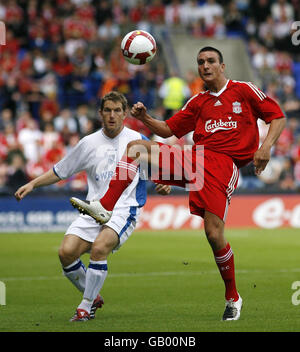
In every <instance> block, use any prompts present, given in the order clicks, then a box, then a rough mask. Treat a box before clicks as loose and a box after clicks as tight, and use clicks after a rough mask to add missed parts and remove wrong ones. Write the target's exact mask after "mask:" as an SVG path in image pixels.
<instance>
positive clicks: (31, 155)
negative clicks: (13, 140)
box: [18, 119, 43, 162]
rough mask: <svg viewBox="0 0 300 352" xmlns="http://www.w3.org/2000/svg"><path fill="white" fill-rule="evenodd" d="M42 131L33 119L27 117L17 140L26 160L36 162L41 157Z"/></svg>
mask: <svg viewBox="0 0 300 352" xmlns="http://www.w3.org/2000/svg"><path fill="white" fill-rule="evenodd" d="M42 136H43V134H42V132H41V131H40V130H39V129H38V127H37V124H36V122H35V121H34V120H33V119H28V120H27V121H26V124H25V126H24V128H22V129H21V130H20V132H19V134H18V142H19V144H20V145H21V147H22V151H23V153H24V156H25V158H26V160H28V161H33V162H36V161H38V160H39V159H40V157H41V142H42Z"/></svg>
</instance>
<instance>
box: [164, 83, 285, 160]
mask: <svg viewBox="0 0 300 352" xmlns="http://www.w3.org/2000/svg"><path fill="white" fill-rule="evenodd" d="M282 117H284V114H283V112H282V110H281V109H280V107H279V105H278V104H277V103H276V102H275V101H274V100H273V99H271V98H270V97H267V96H266V95H265V94H264V93H263V92H262V91H261V90H260V89H259V88H257V87H256V86H255V85H254V84H253V83H251V82H239V81H233V80H228V81H227V84H226V85H225V87H224V88H222V89H221V90H220V91H219V92H218V93H213V92H211V91H206V92H201V93H199V94H197V95H195V96H193V97H192V98H191V99H190V100H189V101H188V102H187V103H186V104H185V105H184V107H183V108H182V109H181V110H180V111H179V112H177V113H176V114H175V115H174V116H172V117H171V118H170V119H169V120H167V121H166V122H167V124H168V126H169V127H170V129H171V130H172V132H173V133H174V135H175V136H176V137H178V138H181V137H182V136H184V135H185V134H187V133H189V132H191V131H194V135H193V140H194V143H195V144H200V145H204V148H206V149H210V150H212V151H215V152H219V153H224V154H227V155H229V156H231V157H232V158H233V160H234V162H235V164H236V165H237V167H242V166H244V165H246V164H247V163H249V162H250V161H251V160H253V155H254V153H255V152H256V150H257V149H258V143H259V134H258V127H257V119H258V118H260V119H262V120H264V121H265V122H266V123H270V122H271V121H272V120H273V119H278V118H282Z"/></svg>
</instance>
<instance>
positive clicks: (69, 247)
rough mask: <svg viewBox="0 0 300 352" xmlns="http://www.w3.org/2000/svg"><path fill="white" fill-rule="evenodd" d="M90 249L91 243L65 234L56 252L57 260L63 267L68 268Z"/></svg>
mask: <svg viewBox="0 0 300 352" xmlns="http://www.w3.org/2000/svg"><path fill="white" fill-rule="evenodd" d="M91 247H92V243H91V242H88V241H85V240H83V239H82V238H80V237H78V236H76V235H73V234H66V235H65V236H64V238H63V240H62V242H61V245H60V247H59V250H58V256H59V260H60V262H61V264H62V265H63V266H68V265H70V264H72V262H73V261H74V260H76V259H78V258H79V257H80V256H81V255H82V254H83V253H86V252H88V251H89V250H90V249H91Z"/></svg>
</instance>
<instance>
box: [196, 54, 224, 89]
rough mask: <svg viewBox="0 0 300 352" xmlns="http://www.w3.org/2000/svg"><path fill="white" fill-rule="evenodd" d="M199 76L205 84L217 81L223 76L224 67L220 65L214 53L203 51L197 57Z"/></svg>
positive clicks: (222, 64)
mask: <svg viewBox="0 0 300 352" xmlns="http://www.w3.org/2000/svg"><path fill="white" fill-rule="evenodd" d="M197 63H198V72H199V76H200V77H201V78H202V79H203V81H204V82H205V83H208V84H209V83H210V82H213V81H216V80H218V79H219V78H220V77H221V76H223V73H224V69H225V65H224V63H220V61H219V55H218V53H216V52H215V51H204V52H202V53H200V54H199V55H198V57H197Z"/></svg>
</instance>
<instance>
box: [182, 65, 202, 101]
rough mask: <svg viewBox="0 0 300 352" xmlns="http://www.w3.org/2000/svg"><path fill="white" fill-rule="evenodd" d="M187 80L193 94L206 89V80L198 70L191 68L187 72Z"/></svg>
mask: <svg viewBox="0 0 300 352" xmlns="http://www.w3.org/2000/svg"><path fill="white" fill-rule="evenodd" d="M186 82H187V84H188V86H189V89H190V95H191V96H194V95H196V94H198V93H200V92H203V91H204V82H203V81H202V79H201V78H200V77H199V75H198V73H197V72H195V71H193V70H189V71H188V72H187V74H186Z"/></svg>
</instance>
